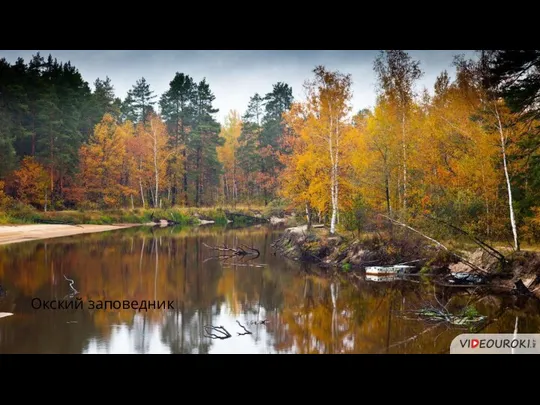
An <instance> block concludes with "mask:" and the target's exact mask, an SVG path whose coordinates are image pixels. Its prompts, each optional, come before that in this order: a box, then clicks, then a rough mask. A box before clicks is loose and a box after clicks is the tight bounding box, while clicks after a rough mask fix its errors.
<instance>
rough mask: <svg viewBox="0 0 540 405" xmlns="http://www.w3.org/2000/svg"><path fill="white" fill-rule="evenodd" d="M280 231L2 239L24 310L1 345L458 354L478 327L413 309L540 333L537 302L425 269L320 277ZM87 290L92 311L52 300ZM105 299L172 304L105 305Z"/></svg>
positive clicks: (7, 272)
mask: <svg viewBox="0 0 540 405" xmlns="http://www.w3.org/2000/svg"><path fill="white" fill-rule="evenodd" d="M281 232H282V230H280V229H276V228H271V227H266V226H255V227H248V228H242V229H227V228H223V227H215V226H201V227H197V228H190V227H186V228H178V227H167V228H158V229H156V228H149V227H136V228H128V229H123V230H118V231H110V232H103V233H95V234H85V235H77V236H70V237H62V238H53V239H48V240H41V241H31V242H24V243H17V244H12V245H5V246H0V284H1V285H2V287H3V290H2V294H1V296H0V312H8V313H13V315H12V316H7V317H3V318H0V353H74V354H79V353H81V354H96V353H174V354H177V353H210V354H213V353H261V354H264V353H330V354H331V353H448V351H449V347H450V342H451V341H452V339H453V338H454V337H455V336H457V335H459V334H461V333H467V331H468V328H467V327H463V326H455V325H452V324H449V323H448V322H438V323H434V322H429V320H425V319H424V320H422V319H418V317H411V315H410V314H411V311H414V310H418V309H421V308H425V307H426V306H432V307H436V306H437V305H439V307H440V308H443V307H444V308H446V309H447V310H450V309H451V308H454V307H456V308H464V307H465V306H470V302H474V308H475V310H476V311H477V313H478V314H480V315H482V316H485V317H486V319H485V321H484V326H483V329H482V330H483V332H502V333H512V332H513V331H514V327H515V323H516V317H517V318H518V320H519V322H518V324H519V332H521V333H538V332H539V331H540V309H539V308H538V307H537V305H536V304H533V303H525V304H520V303H517V304H516V302H515V299H514V298H512V297H508V296H494V295H486V296H482V297H473V296H471V295H470V294H468V293H467V292H461V293H459V294H458V291H457V290H458V289H456V288H447V289H444V290H443V289H441V288H440V287H439V288H435V286H433V285H432V283H430V281H429V278H422V277H416V278H414V279H411V280H410V281H403V280H396V281H377V280H369V279H365V276H359V277H358V278H359V280H357V282H355V283H350V282H347V281H346V279H347V277H346V275H342V276H341V277H337V278H336V277H334V278H328V277H319V276H316V275H313V274H312V273H311V272H310V271H309V270H310V268H309V267H308V266H306V265H302V264H300V263H297V262H294V261H290V260H287V259H284V258H282V257H280V256H276V255H274V252H273V250H272V247H271V244H272V242H273V241H274V240H276V238H278V237H279V235H280V233H281ZM224 245H225V246H228V247H237V246H240V245H245V246H249V247H254V248H255V249H257V250H259V252H260V255H259V256H258V257H255V256H257V255H256V254H255V255H251V256H249V257H242V258H240V257H229V258H225V257H221V258H220V257H217V255H218V254H222V255H223V254H225V253H226V252H218V251H216V250H212V249H210V248H209V247H208V246H224ZM68 279H69V280H68ZM70 280H72V281H70ZM71 283H72V285H73V288H74V289H75V291H74V290H72V289H71V287H70V284H71ZM460 291H461V290H460ZM75 298H80V299H81V302H82V303H83V305H82V309H63V308H62V309H58V308H57V309H52V308H50V306H49V308H44V307H43V303H44V302H50V301H52V300H56V301H58V300H69V299H75ZM473 298H474V299H473ZM100 300H102V301H111V302H114V301H118V302H119V304H118V305H120V303H124V301H125V302H129V303H136V304H137V305H138V306H141V305H142V304H141V303H142V302H156V303H161V302H165V303H166V306H165V307H164V308H159V309H157V308H149V309H148V310H145V309H143V310H138V309H133V308H123V307H120V308H116V309H115V308H114V307H113V308H107V309H98V308H96V306H97V304H96V303H97V302H99V301H100ZM449 301H450V302H449ZM90 302H92V303H93V304H94V305H93V308H90V306H91V305H89V304H90ZM169 304H170V306H169ZM40 305H41V306H40ZM122 305H123V304H122ZM129 305H130V306H131V305H132V304H129ZM158 305H159V304H157V305H156V306H158ZM535 305H536V306H535ZM167 306H169V308H167ZM205 327H206V328H205ZM212 327H214V329H212ZM217 327H222V329H219V328H218V329H215V328H217ZM227 334H228V335H227ZM225 336H228V337H226V338H224V337H225Z"/></svg>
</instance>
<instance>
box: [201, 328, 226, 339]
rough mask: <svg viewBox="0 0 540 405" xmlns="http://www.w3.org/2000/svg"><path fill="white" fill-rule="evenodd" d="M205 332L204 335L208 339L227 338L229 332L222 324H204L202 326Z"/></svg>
mask: <svg viewBox="0 0 540 405" xmlns="http://www.w3.org/2000/svg"><path fill="white" fill-rule="evenodd" d="M204 331H205V334H204V336H205V337H207V338H210V339H221V340H224V339H229V338H230V337H232V336H231V334H230V333H229V332H228V331H227V329H225V328H224V327H223V326H211V325H210V326H205V327H204ZM212 331H215V332H216V333H212Z"/></svg>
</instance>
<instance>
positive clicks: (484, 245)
mask: <svg viewBox="0 0 540 405" xmlns="http://www.w3.org/2000/svg"><path fill="white" fill-rule="evenodd" d="M424 216H425V217H426V218H429V219H432V220H434V221H437V222H440V223H441V224H444V225H446V226H449V227H450V228H452V229H454V230H455V231H458V232H459V233H461V234H462V235H465V236H468V237H469V238H471V239H472V240H473V241H474V242H475V243H476V244H477V245H478V246H480V248H481V249H482V250H483V251H484V252H486V253H488V254H489V255H491V256H493V257H495V258H496V259H498V260H500V261H506V257H505V256H504V255H503V254H502V253H501V252H499V251H498V250H497V249H495V248H494V247H492V246H490V245H488V244H487V243H485V242H484V241H482V240H480V239H479V238H478V237H476V236H474V235H471V234H470V233H468V232H466V231H465V230H463V229H461V228H458V227H457V226H455V225H452V224H450V223H448V222H446V221H443V220H442V219H439V218H435V217H432V216H430V215H424Z"/></svg>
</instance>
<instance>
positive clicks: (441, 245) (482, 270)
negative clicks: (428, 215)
mask: <svg viewBox="0 0 540 405" xmlns="http://www.w3.org/2000/svg"><path fill="white" fill-rule="evenodd" d="M379 216H381V217H383V218H386V219H388V220H389V221H390V222H392V223H394V224H396V225H399V226H402V227H404V228H407V229H409V230H411V231H413V232H415V233H417V234H419V235H420V236H423V237H424V238H426V239H428V240H430V241H431V242H433V243H434V244H436V245H437V246H439V247H440V248H442V249H444V250H446V251H447V252H448V253H450V254H451V255H452V256H455V257H456V258H457V259H459V260H460V261H461V262H463V263H464V264H466V265H467V266H469V267H470V268H472V269H473V270H476V271H479V272H482V273H487V271H486V270H484V269H482V268H480V267H478V266H476V265H474V264H472V263H471V262H469V261H468V260H467V259H465V258H464V257H461V256H460V255H458V254H457V253H455V252H453V251H451V250H450V249H448V248H447V247H446V246H444V245H443V244H442V243H441V242H439V241H437V240H435V239H433V238H430V237H429V236H427V235H425V234H423V233H422V232H420V231H419V230H417V229H414V228H412V227H410V226H409V225H407V224H404V223H403V222H399V221H396V220H395V219H393V218H390V217H387V216H386V215H383V214H379Z"/></svg>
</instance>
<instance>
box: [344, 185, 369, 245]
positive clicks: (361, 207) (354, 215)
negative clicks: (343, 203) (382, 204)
mask: <svg viewBox="0 0 540 405" xmlns="http://www.w3.org/2000/svg"><path fill="white" fill-rule="evenodd" d="M367 218H368V205H367V204H366V203H365V201H364V199H363V198H362V196H361V195H356V196H355V197H354V198H353V201H352V205H351V208H350V209H348V210H345V211H343V212H342V213H341V218H340V220H341V224H342V226H343V228H344V229H345V230H346V231H350V232H357V234H358V235H360V234H361V232H362V230H363V229H364V226H365V223H366V220H367Z"/></svg>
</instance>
